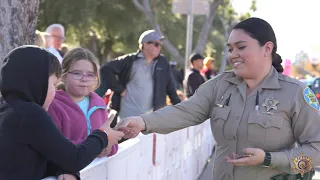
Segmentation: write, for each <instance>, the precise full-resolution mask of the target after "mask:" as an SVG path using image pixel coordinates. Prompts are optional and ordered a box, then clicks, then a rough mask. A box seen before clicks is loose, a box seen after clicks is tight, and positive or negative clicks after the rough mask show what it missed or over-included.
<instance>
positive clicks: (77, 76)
mask: <svg viewBox="0 0 320 180" xmlns="http://www.w3.org/2000/svg"><path fill="white" fill-rule="evenodd" d="M68 74H71V76H72V78H73V79H75V80H81V79H82V78H84V77H86V78H87V80H89V81H95V80H97V76H96V75H95V74H94V73H87V74H83V73H82V72H79V71H73V72H68Z"/></svg>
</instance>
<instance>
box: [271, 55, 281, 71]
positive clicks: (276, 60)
mask: <svg viewBox="0 0 320 180" xmlns="http://www.w3.org/2000/svg"><path fill="white" fill-rule="evenodd" d="M281 63H282V58H281V56H280V55H279V54H278V53H275V54H274V55H273V56H272V66H273V67H274V68H275V69H276V70H277V71H278V72H279V73H282V72H283V67H282V65H281Z"/></svg>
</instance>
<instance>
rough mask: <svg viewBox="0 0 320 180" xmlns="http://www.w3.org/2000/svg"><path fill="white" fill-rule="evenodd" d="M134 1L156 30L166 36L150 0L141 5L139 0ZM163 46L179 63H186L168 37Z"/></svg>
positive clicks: (144, 0) (145, 0)
mask: <svg viewBox="0 0 320 180" xmlns="http://www.w3.org/2000/svg"><path fill="white" fill-rule="evenodd" d="M132 2H133V3H134V5H135V6H136V8H137V9H139V10H140V11H142V12H143V13H144V14H145V17H146V18H147V20H148V22H149V23H150V25H151V26H152V28H153V29H154V30H156V31H157V32H158V33H159V35H160V36H164V37H166V35H165V34H163V32H162V31H161V28H160V25H159V24H158V23H157V20H156V18H155V16H154V14H153V12H152V9H151V6H150V0H143V5H141V3H139V2H138V0H132ZM163 46H164V48H165V49H166V50H167V51H168V52H169V53H170V55H171V56H172V57H173V58H174V59H175V60H176V61H177V62H178V63H180V64H184V58H183V57H182V56H181V54H180V52H179V51H178V49H177V48H176V47H175V46H174V45H173V44H172V43H171V42H170V41H169V40H168V39H165V40H164V41H163Z"/></svg>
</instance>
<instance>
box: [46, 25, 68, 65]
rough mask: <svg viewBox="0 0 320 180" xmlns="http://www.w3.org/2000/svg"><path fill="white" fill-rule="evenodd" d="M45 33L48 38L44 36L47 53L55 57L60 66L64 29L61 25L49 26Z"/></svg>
mask: <svg viewBox="0 0 320 180" xmlns="http://www.w3.org/2000/svg"><path fill="white" fill-rule="evenodd" d="M46 33H48V34H49V35H50V36H46V40H47V43H48V46H49V47H48V49H47V50H48V51H49V52H51V53H52V54H53V55H55V56H56V57H57V58H58V60H59V61H60V64H62V57H63V54H62V52H60V49H61V46H62V44H63V42H64V40H65V37H64V27H63V26H62V25H61V24H51V25H50V26H48V28H47V29H46Z"/></svg>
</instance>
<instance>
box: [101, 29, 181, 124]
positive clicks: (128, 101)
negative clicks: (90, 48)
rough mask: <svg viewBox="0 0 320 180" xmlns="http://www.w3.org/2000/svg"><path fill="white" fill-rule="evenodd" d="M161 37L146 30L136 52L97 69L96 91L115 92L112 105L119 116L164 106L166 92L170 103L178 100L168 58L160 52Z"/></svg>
mask: <svg viewBox="0 0 320 180" xmlns="http://www.w3.org/2000/svg"><path fill="white" fill-rule="evenodd" d="M161 40H163V37H161V36H160V35H159V34H158V33H157V32H156V31H154V30H148V31H145V32H144V33H142V34H141V36H140V38H139V51H138V52H137V53H133V54H127V55H124V56H122V57H118V58H116V59H115V60H114V61H111V62H109V63H106V64H104V65H103V66H102V67H101V69H100V75H101V85H100V87H99V88H98V89H97V91H96V92H97V93H98V94H99V95H100V96H103V95H104V93H105V92H106V91H107V89H109V88H110V89H111V90H112V91H114V94H113V96H112V99H111V106H110V107H111V108H112V109H114V110H117V111H118V112H119V116H120V118H126V117H129V116H138V115H140V114H144V113H147V112H152V111H154V110H157V109H160V108H162V107H164V106H166V96H167V95H169V97H170V99H171V101H172V102H173V104H177V103H179V102H180V99H179V97H178V96H177V93H176V85H175V83H174V80H173V76H172V73H171V70H170V66H169V63H168V61H167V59H166V58H165V57H164V56H162V55H160V50H161Z"/></svg>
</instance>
